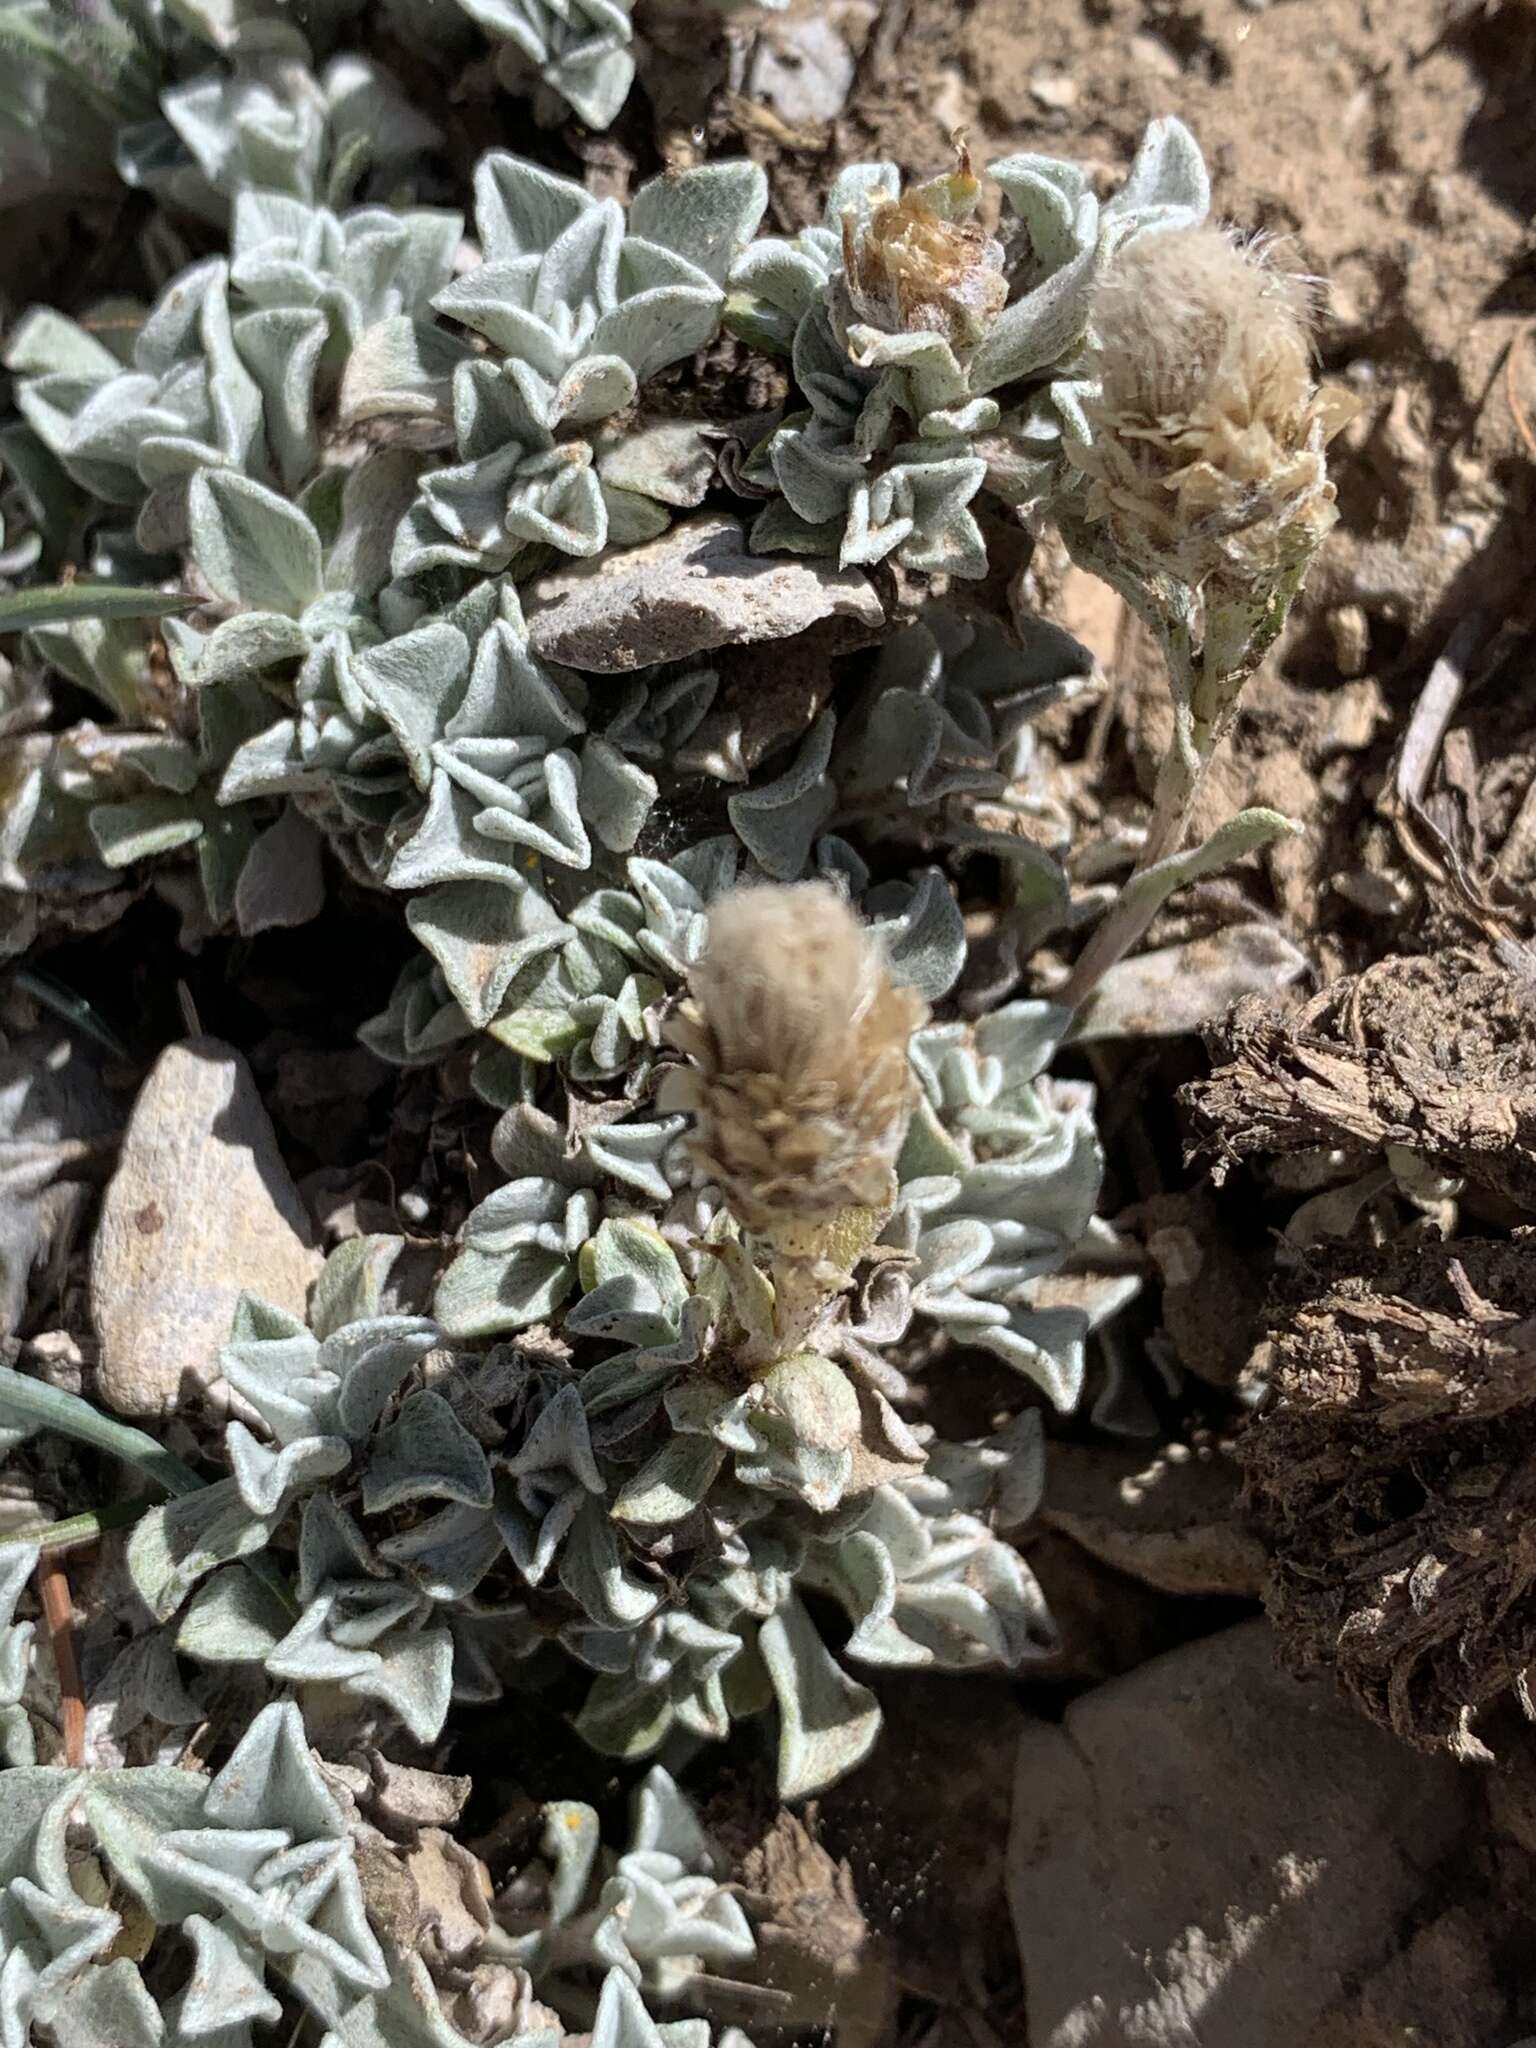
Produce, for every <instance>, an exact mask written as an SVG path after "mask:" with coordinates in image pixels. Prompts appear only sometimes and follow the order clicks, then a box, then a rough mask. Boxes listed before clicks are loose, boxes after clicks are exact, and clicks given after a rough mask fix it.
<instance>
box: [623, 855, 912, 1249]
mask: <svg viewBox="0 0 1536 2048" xmlns="http://www.w3.org/2000/svg"><path fill="white" fill-rule="evenodd" d="M691 987H692V997H691V1000H689V1001H687V1002H685V1003H683V1004H682V1005H681V1007H680V1008H679V1010H678V1011H677V1013H676V1015H675V1016H674V1017H673V1019H672V1020H671V1023H670V1024H669V1026H668V1036H669V1038H670V1040H671V1042H672V1044H674V1045H675V1046H677V1047H678V1048H679V1049H680V1050H681V1051H683V1052H685V1053H686V1054H687V1055H688V1057H689V1060H690V1062H691V1064H690V1065H689V1066H687V1067H684V1068H681V1069H678V1070H675V1071H674V1072H673V1073H672V1074H670V1075H669V1076H668V1077H667V1081H666V1083H665V1084H664V1088H663V1094H662V1105H663V1107H664V1108H667V1109H684V1110H688V1111H690V1112H691V1113H692V1115H693V1118H694V1131H693V1135H692V1138H691V1139H690V1148H691V1151H692V1154H693V1159H694V1164H695V1166H696V1168H697V1169H698V1171H699V1172H700V1173H701V1174H704V1175H707V1176H708V1178H709V1179H710V1180H713V1181H715V1182H717V1183H718V1185H719V1186H720V1188H721V1190H722V1191H723V1193H724V1194H725V1197H726V1200H727V1202H728V1203H729V1204H730V1207H731V1210H732V1212H733V1214H734V1215H735V1216H736V1218H737V1220H738V1221H739V1222H740V1223H742V1224H743V1225H744V1226H745V1227H746V1228H747V1229H748V1230H751V1231H753V1232H755V1233H756V1234H757V1235H759V1236H761V1237H764V1238H766V1239H768V1240H770V1241H784V1240H785V1238H786V1236H789V1235H793V1234H794V1233H796V1232H797V1231H798V1230H800V1229H801V1228H802V1227H803V1226H804V1225H805V1224H806V1223H807V1222H817V1221H823V1220H829V1219H830V1218H832V1217H833V1216H835V1215H836V1214H837V1213H838V1212H839V1211H841V1210H844V1209H847V1208H850V1207H854V1206H865V1207H878V1206H880V1205H882V1204H885V1203H888V1202H889V1201H890V1200H891V1198H892V1194H893V1191H894V1187H895V1173H894V1168H895V1160H896V1154H897V1153H898V1151H899V1150H900V1149H901V1141H902V1138H903V1137H904V1135H905V1133H906V1128H907V1119H908V1117H909V1116H910V1115H911V1111H912V1102H913V1081H912V1075H911V1070H910V1068H909V1066H908V1064H907V1041H908V1039H909V1038H910V1037H911V1035H912V1033H913V1031H914V1030H915V1029H916V1028H917V1026H918V1025H919V1024H920V1023H921V1022H922V1021H923V1016H924V1008H923V1004H922V1002H921V1000H920V998H919V997H918V996H916V995H914V994H913V992H912V991H911V990H910V989H905V988H898V987H896V986H895V984H894V983H893V982H892V981H891V978H890V975H889V972H888V970H887V968H886V964H885V962H884V960H883V959H882V958H881V956H880V953H879V951H878V949H877V948H876V946H875V945H874V943H873V941H872V940H871V939H870V936H869V934H868V932H867V931H866V930H865V929H864V927H863V926H862V925H861V924H860V923H859V920H858V918H857V917H856V916H855V915H854V913H853V912H852V911H851V910H850V909H849V908H848V906H847V904H846V903H844V901H843V899H842V898H841V897H840V896H839V895H838V894H837V892H836V891H835V890H834V889H832V888H830V887H829V886H828V885H827V884H826V883H824V882H801V883H797V884H795V885H794V886H792V887H787V888H786V887H782V886H776V885H764V886H761V887H751V888H744V889H736V890H733V891H732V892H731V893H730V894H729V895H727V896H724V897H722V898H721V899H720V901H719V902H718V903H716V905H715V906H714V909H713V910H712V912H711V913H710V920H709V942H708V945H707V947H706V950H705V953H704V957H703V959H702V960H701V961H700V962H699V964H698V966H697V967H696V968H695V969H694V971H693V974H692V976H691Z"/></svg>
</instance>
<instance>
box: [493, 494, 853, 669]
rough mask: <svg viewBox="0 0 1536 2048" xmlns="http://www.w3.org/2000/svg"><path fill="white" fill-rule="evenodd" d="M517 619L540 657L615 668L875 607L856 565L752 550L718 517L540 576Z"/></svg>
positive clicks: (788, 632)
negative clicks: (522, 620) (838, 565)
mask: <svg viewBox="0 0 1536 2048" xmlns="http://www.w3.org/2000/svg"><path fill="white" fill-rule="evenodd" d="M527 617H528V638H529V640H530V641H531V642H532V645H533V648H534V651H535V653H537V654H541V655H542V656H543V657H544V659H545V660H546V661H558V662H563V663H565V664H566V666H567V667H570V668H583V669H587V670H590V671H593V672H595V673H597V674H598V675H620V674H623V673H625V672H627V671H628V670H630V669H636V668H648V667H649V666H650V665H651V664H652V663H653V662H658V661H681V660H684V659H686V658H687V657H688V656H689V655H694V654H705V653H708V652H709V651H710V650H711V649H712V648H716V647H737V646H743V645H745V644H747V643H748V642H751V641H755V640H788V639H790V638H791V637H792V636H793V635H794V634H796V633H803V632H804V631H805V629H806V627H807V626H814V625H816V624H817V623H818V622H819V621H820V620H822V619H831V618H844V619H852V620H856V621H857V622H858V623H859V624H860V625H863V626H868V627H876V626H879V625H881V624H882V623H883V622H884V618H885V612H884V608H883V606H882V605H881V603H880V600H879V598H878V597H877V596H876V595H875V591H874V588H873V586H872V585H871V583H870V581H869V579H868V577H867V576H865V575H864V573H863V571H862V570H859V569H834V568H832V567H831V566H829V565H828V564H827V563H825V562H810V561H802V560H800V559H798V558H797V557H795V556H792V555H754V554H752V553H751V552H750V550H749V549H748V547H747V535H746V529H745V527H744V526H743V525H742V523H741V521H740V520H739V519H732V518H730V517H729V516H727V515H724V514H722V515H718V516H715V515H711V516H709V517H707V518H701V519H689V520H685V521H684V522H683V523H682V524H681V525H680V526H674V527H672V528H671V529H670V531H669V532H667V533H664V534H663V535H662V536H661V538H660V539H659V540H653V541H647V542H646V543H645V544H644V546H642V547H637V548H627V549H625V550H623V551H622V552H621V553H618V554H613V555H602V556H599V557H598V558H597V559H596V560H595V561H590V562H581V563H578V564H576V565H575V566H574V567H571V568H568V569H560V570H556V571H555V572H554V573H553V574H551V575H549V576H542V577H540V578H539V579H538V580H537V581H536V582H535V583H534V584H533V586H532V588H531V590H530V592H529V594H528V602H527Z"/></svg>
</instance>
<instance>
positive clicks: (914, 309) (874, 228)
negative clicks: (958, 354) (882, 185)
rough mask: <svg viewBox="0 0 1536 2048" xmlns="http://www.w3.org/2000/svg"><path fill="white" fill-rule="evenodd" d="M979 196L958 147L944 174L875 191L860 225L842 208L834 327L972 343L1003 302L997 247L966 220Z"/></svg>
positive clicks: (968, 163) (958, 345) (964, 345)
mask: <svg viewBox="0 0 1536 2048" xmlns="http://www.w3.org/2000/svg"><path fill="white" fill-rule="evenodd" d="M980 196H981V185H980V182H979V180H978V179H977V177H976V175H975V173H974V172H973V170H972V169H971V159H970V156H969V154H968V152H967V151H966V150H965V149H964V148H963V147H962V148H961V150H960V162H959V166H958V168H957V169H956V170H954V171H952V172H950V173H949V174H948V175H947V176H945V177H942V178H932V179H930V180H929V181H928V183H927V184H925V185H914V186H913V187H912V189H911V190H910V191H909V192H906V193H904V194H903V195H902V197H901V198H899V199H897V198H890V197H886V196H883V195H882V196H877V197H876V198H875V200H874V202H873V205H872V206H871V209H870V212H869V216H868V218H867V219H866V220H864V221H863V222H859V221H857V220H856V219H855V217H854V215H853V214H852V213H851V212H850V213H845V214H844V215H843V278H842V287H841V292H840V294H839V303H838V306H837V312H838V315H839V324H840V325H841V326H842V327H843V328H844V329H845V330H846V328H847V327H848V326H850V325H851V324H853V323H854V322H862V323H863V324H864V325H865V326H868V327H877V328H879V329H880V331H881V332H882V333H884V334H938V335H942V336H943V338H944V339H945V340H946V341H947V342H949V344H950V345H951V347H953V348H957V349H965V348H971V347H974V346H975V344H976V343H977V342H978V341H980V339H981V337H982V336H983V335H984V334H985V333H986V331H987V329H988V328H989V327H990V326H991V325H992V323H993V321H994V320H995V319H996V318H997V316H998V314H999V313H1000V312H1001V311H1002V310H1003V307H1004V306H1005V305H1006V304H1007V303H1008V280H1007V278H1006V276H1005V275H1004V272H1003V247H1002V244H1001V243H1000V242H997V241H994V240H993V238H992V237H991V236H990V235H989V234H988V233H987V232H986V230H985V229H984V228H983V227H981V226H980V224H979V223H978V222H977V221H976V220H975V219H974V218H973V216H974V214H975V212H976V206H977V202H978V200H979V198H980Z"/></svg>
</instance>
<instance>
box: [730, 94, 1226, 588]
mask: <svg viewBox="0 0 1536 2048" xmlns="http://www.w3.org/2000/svg"><path fill="white" fill-rule="evenodd" d="M986 178H987V181H988V183H989V184H990V185H991V186H993V187H995V188H996V189H997V191H998V192H999V194H1000V196H1001V200H1002V206H1003V216H1002V221H1001V223H1000V226H999V228H998V231H997V233H996V234H992V233H989V232H988V231H987V230H986V229H985V228H984V227H983V226H982V224H981V219H980V215H981V210H982V203H983V198H984V186H983V182H982V180H981V179H980V178H978V177H977V176H976V174H975V172H974V171H973V169H972V167H971V163H970V159H969V156H968V155H967V154H966V152H965V151H964V150H963V149H962V150H961V153H960V163H959V167H958V168H957V169H956V170H954V171H952V172H949V173H947V174H945V175H943V176H940V177H937V178H932V179H929V180H927V181H926V182H923V183H919V184H915V185H912V186H909V187H907V188H906V189H905V190H904V189H903V182H902V178H901V174H900V171H899V170H898V169H897V167H896V165H895V164H891V163H868V164H854V165H850V166H849V167H848V168H847V169H846V170H844V171H842V172H840V173H839V175H838V177H837V178H836V180H835V181H834V183H833V185H832V188H831V190H830V191H829V193H828V195H827V202H826V211H825V216H824V219H823V222H822V224H821V225H819V226H816V227H809V228H805V229H802V230H801V232H800V233H799V234H798V235H797V236H795V237H794V239H793V240H790V241H777V240H772V239H763V240H760V241H757V242H755V243H754V244H753V245H752V247H751V248H749V249H748V250H747V251H746V253H745V254H744V255H743V256H742V257H741V259H740V261H739V262H738V263H737V265H736V267H735V269H734V270H733V272H732V275H731V298H730V301H729V305H728V309H727V319H728V321H729V323H730V325H731V326H732V327H733V329H734V330H735V331H736V332H737V333H738V334H741V335H742V336H743V337H745V338H746V339H748V340H750V341H751V342H752V343H754V344H755V345H757V346H760V347H765V348H769V349H774V350H777V351H779V352H782V353H783V354H785V355H787V357H788V358H789V362H790V366H791V370H792V374H793V377H794V382H795V385H796V387H797V389H798V392H799V394H800V399H801V401H802V403H801V404H800V405H799V406H798V407H797V408H796V409H794V410H792V411H791V412H790V413H789V414H788V415H787V416H786V418H785V419H784V420H783V421H782V422H781V423H780V424H779V425H778V426H777V427H776V428H774V429H773V431H772V432H771V434H770V435H769V436H768V437H767V439H766V440H765V442H764V443H763V444H762V446H761V447H760V448H759V449H758V450H757V451H756V454H755V457H754V459H753V460H752V461H751V462H750V463H749V465H748V466H747V468H746V471H745V475H746V477H747V479H748V481H749V482H751V483H754V484H756V485H757V486H758V487H760V488H761V489H762V490H763V492H764V494H765V495H766V496H767V498H768V503H767V504H766V505H765V506H764V508H763V510H762V512H761V513H760V514H759V516H758V520H757V524H756V526H755V528H754V542H755V544H756V545H757V546H758V547H761V548H764V549H769V550H772V549H792V550H795V551H797V552H802V553H814V554H828V553H830V554H835V555H836V556H837V557H838V559H839V560H840V561H841V562H842V563H844V564H845V565H846V564H848V563H853V562H861V563H874V562H881V561H884V560H885V559H886V558H887V557H894V559H895V560H896V561H898V562H900V563H902V564H903V565H904V566H905V567H907V568H910V569H916V570H923V571H927V572H929V573H938V572H942V573H944V574H947V575H952V576H963V577H971V576H980V575H981V574H982V573H983V572H984V570H985V568H986V543H985V539H984V537H983V533H982V529H981V527H980V526H979V524H978V522H977V520H976V517H975V513H974V512H973V510H972V509H971V508H972V505H973V501H974V500H975V499H976V498H977V495H978V493H980V492H981V491H983V490H984V489H986V490H989V491H992V492H994V493H995V494H996V495H998V496H999V497H1001V498H1002V499H1003V500H1004V501H1005V502H1006V503H1009V504H1012V505H1017V506H1026V507H1038V506H1040V505H1042V504H1043V503H1044V502H1045V501H1046V500H1047V499H1048V498H1049V496H1050V493H1051V489H1052V486H1053V484H1054V483H1055V482H1056V481H1057V480H1058V479H1059V477H1060V474H1061V471H1062V461H1063V456H1062V450H1063V440H1064V435H1065V434H1066V433H1068V432H1070V431H1071V430H1072V428H1073V427H1074V426H1075V425H1076V424H1077V422H1078V421H1079V419H1080V417H1081V415H1080V410H1079V407H1080V401H1081V391H1082V385H1083V381H1084V373H1085V371H1086V367H1087V366H1086V361H1085V347H1086V344H1087V341H1088V334H1089V317H1090V303H1091V298H1092V293H1093V290H1094V287H1095V284H1096V281H1097V280H1098V279H1099V278H1100V277H1101V276H1102V275H1103V273H1104V271H1105V269H1106V267H1107V266H1108V265H1109V263H1110V262H1111V261H1112V259H1113V258H1114V256H1115V254H1116V252H1117V251H1118V250H1120V249H1122V248H1124V247H1125V246H1127V245H1128V244H1131V243H1133V242H1135V241H1136V240H1137V239H1138V238H1139V237H1141V236H1143V235H1146V234H1150V233H1154V232H1157V231H1158V230H1162V229H1166V228H1168V227H1173V226H1183V225H1192V224H1194V223H1196V222H1198V221H1200V220H1202V219H1203V218H1204V216H1205V213H1206V209H1207V207H1208V205H1209V196H1210V191H1209V183H1208V180H1207V177H1206V172H1205V166H1204V163H1203V162H1202V160H1201V156H1200V151H1199V149H1198V147H1197V145H1196V144H1195V141H1194V139H1193V137H1192V136H1191V135H1190V134H1189V131H1188V130H1187V129H1186V128H1185V127H1184V126H1183V125H1182V123H1180V122H1178V121H1174V120H1166V121H1159V122H1154V123H1153V125H1152V127H1151V128H1150V129H1149V130H1148V133H1147V136H1146V139H1145V141H1144V142H1143V144H1142V147H1141V150H1140V152H1139V154H1138V156H1137V158H1136V161H1135V163H1134V164H1133V165H1132V167H1131V171H1130V174H1129V176H1128V177H1127V179H1126V181H1125V184H1124V185H1123V187H1122V188H1121V190H1120V191H1119V193H1117V194H1116V196H1115V197H1114V198H1113V199H1112V200H1110V201H1108V202H1107V203H1106V204H1103V205H1101V204H1100V202H1099V200H1098V199H1097V198H1096V197H1095V195H1094V192H1093V190H1092V188H1091V186H1090V184H1089V181H1088V178H1087V174H1086V173H1085V172H1084V171H1082V170H1080V169H1079V168H1078V167H1077V166H1076V165H1073V164H1068V163H1060V162H1058V161H1056V160H1055V159H1053V158H1049V157H1042V156H1036V155H1030V154H1023V155H1018V156H1010V157H1005V158H1003V159H1002V160H1001V161H1000V162H998V163H994V164H992V165H991V166H990V167H989V169H988V171H987V173H986Z"/></svg>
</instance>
